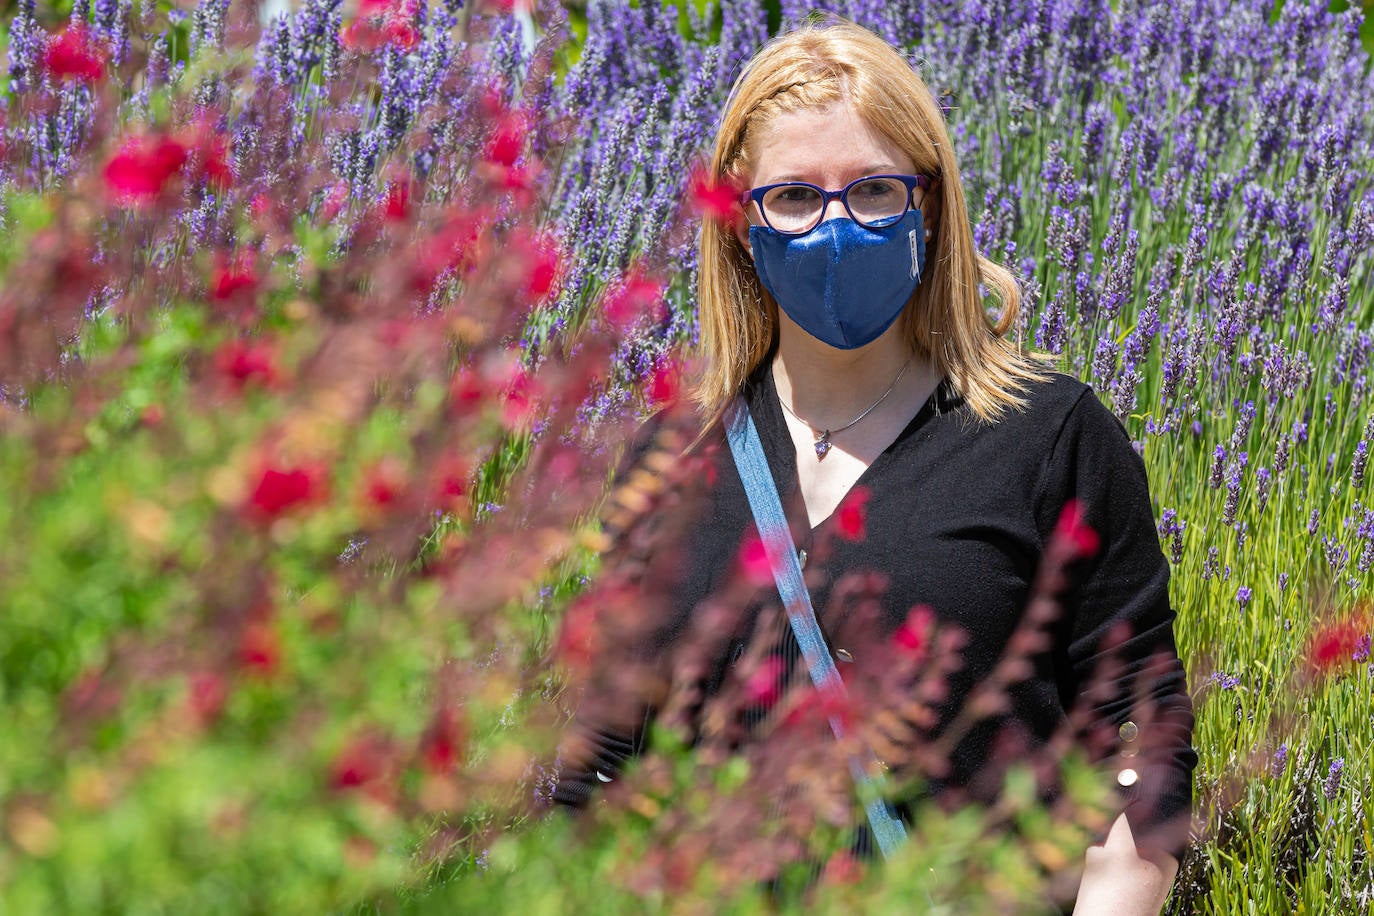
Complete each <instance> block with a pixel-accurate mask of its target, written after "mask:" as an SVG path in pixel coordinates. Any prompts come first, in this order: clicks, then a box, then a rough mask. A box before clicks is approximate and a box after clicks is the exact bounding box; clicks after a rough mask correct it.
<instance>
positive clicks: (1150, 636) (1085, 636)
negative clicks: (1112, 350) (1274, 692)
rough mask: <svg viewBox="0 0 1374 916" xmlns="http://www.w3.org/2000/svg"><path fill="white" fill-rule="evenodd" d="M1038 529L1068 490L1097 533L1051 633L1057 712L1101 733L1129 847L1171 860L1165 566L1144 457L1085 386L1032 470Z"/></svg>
mask: <svg viewBox="0 0 1374 916" xmlns="http://www.w3.org/2000/svg"><path fill="white" fill-rule="evenodd" d="M1042 480H1043V486H1042V488H1041V498H1040V501H1039V507H1038V511H1039V513H1040V518H1039V523H1040V525H1041V529H1040V530H1041V531H1049V530H1051V529H1052V527H1053V525H1054V523H1055V521H1056V520H1057V518H1058V516H1059V513H1060V512H1061V511H1062V509H1063V507H1064V505H1065V504H1066V503H1067V502H1068V501H1069V500H1071V499H1072V500H1077V501H1078V503H1079V507H1080V510H1081V511H1082V512H1083V516H1084V519H1085V520H1086V522H1087V524H1088V525H1090V526H1091V527H1092V528H1093V529H1094V531H1096V532H1097V534H1098V539H1099V546H1098V550H1097V551H1096V553H1095V554H1094V555H1093V556H1092V557H1090V558H1088V559H1085V560H1082V561H1080V562H1079V563H1078V564H1076V568H1073V569H1070V570H1069V571H1068V572H1069V583H1070V584H1069V586H1068V589H1067V591H1066V593H1065V595H1064V601H1063V606H1064V615H1063V617H1062V618H1061V620H1060V627H1059V630H1058V632H1057V634H1056V640H1055V644H1056V648H1055V665H1056V680H1057V681H1058V687H1059V693H1060V698H1061V701H1062V702H1063V706H1064V708H1065V709H1066V710H1075V709H1078V710H1079V711H1080V712H1082V713H1086V715H1087V719H1088V722H1089V727H1088V733H1089V734H1096V735H1098V736H1109V739H1108V740H1107V741H1106V742H1104V743H1106V745H1107V746H1106V747H1105V748H1100V749H1102V750H1105V752H1106V753H1107V754H1113V753H1115V754H1119V755H1120V757H1119V758H1118V760H1119V766H1117V767H1116V768H1114V770H1113V772H1112V773H1111V776H1112V778H1113V779H1114V781H1115V782H1116V783H1117V785H1118V789H1119V791H1120V793H1121V801H1122V804H1123V807H1124V811H1125V814H1126V817H1127V819H1128V821H1129V822H1130V825H1131V832H1132V834H1133V836H1134V837H1135V841H1136V844H1137V846H1140V847H1142V848H1144V847H1150V848H1154V849H1158V850H1163V851H1166V852H1168V853H1170V854H1171V855H1173V856H1174V857H1175V858H1176V859H1179V860H1180V861H1181V860H1182V858H1183V852H1184V851H1185V849H1186V846H1187V841H1188V831H1189V827H1190V824H1191V806H1192V785H1193V783H1192V774H1193V768H1194V767H1195V766H1196V765H1197V754H1196V753H1195V751H1194V750H1193V747H1192V735H1193V721H1194V720H1193V706H1192V700H1191V698H1190V696H1189V694H1188V686H1187V679H1186V675H1185V671H1184V667H1183V662H1182V661H1181V660H1180V658H1179V655H1178V649H1177V646H1176V644H1175V641H1174V629H1173V625H1174V617H1175V614H1174V610H1173V607H1172V606H1171V605H1170V602H1169V564H1168V561H1167V559H1166V558H1165V556H1164V553H1163V551H1162V549H1161V548H1160V544H1159V536H1158V534H1157V532H1156V528H1155V519H1154V510H1153V508H1152V507H1151V503H1150V494H1149V486H1148V483H1147V480H1146V475H1145V464H1144V462H1143V461H1142V460H1141V458H1140V456H1139V455H1137V454H1136V452H1135V450H1134V448H1133V447H1132V445H1131V441H1130V437H1129V436H1128V435H1127V433H1126V430H1125V428H1124V427H1123V426H1122V425H1121V423H1120V422H1119V421H1118V420H1117V419H1116V417H1115V416H1113V415H1112V414H1111V413H1110V412H1109V411H1108V410H1107V408H1106V407H1104V406H1103V405H1102V403H1101V402H1100V401H1099V400H1098V399H1097V397H1096V396H1095V395H1094V394H1093V392H1092V390H1091V389H1085V390H1083V391H1082V393H1081V395H1080V396H1079V398H1078V399H1077V401H1076V402H1075V403H1074V406H1073V408H1072V409H1071V410H1070V411H1069V413H1068V414H1067V416H1066V419H1065V421H1064V425H1063V428H1062V429H1061V431H1060V433H1059V436H1058V438H1057V440H1056V443H1055V445H1054V447H1053V449H1052V451H1051V454H1050V457H1049V459H1048V464H1047V466H1046V468H1045V471H1044V476H1043V478H1042Z"/></svg>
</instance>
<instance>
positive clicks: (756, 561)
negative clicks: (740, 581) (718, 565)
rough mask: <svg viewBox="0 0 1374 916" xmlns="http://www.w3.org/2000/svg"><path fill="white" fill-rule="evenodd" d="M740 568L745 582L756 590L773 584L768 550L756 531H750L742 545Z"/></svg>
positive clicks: (740, 549)
mask: <svg viewBox="0 0 1374 916" xmlns="http://www.w3.org/2000/svg"><path fill="white" fill-rule="evenodd" d="M739 568H740V572H741V573H742V574H743V575H744V580H745V581H746V582H748V583H749V584H750V585H752V586H754V587H755V588H759V587H762V586H764V585H771V584H772V582H773V565H772V564H771V563H770V562H769V561H768V550H767V548H765V547H764V546H763V539H762V538H761V537H759V535H758V532H757V531H756V530H754V529H750V530H749V532H748V533H747V534H746V535H745V536H744V541H743V542H742V543H741V544H740V548H739Z"/></svg>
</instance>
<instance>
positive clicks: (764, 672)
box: [744, 655, 786, 709]
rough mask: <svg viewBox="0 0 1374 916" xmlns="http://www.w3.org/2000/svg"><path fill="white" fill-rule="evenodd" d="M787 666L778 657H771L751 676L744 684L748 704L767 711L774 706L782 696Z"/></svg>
mask: <svg viewBox="0 0 1374 916" xmlns="http://www.w3.org/2000/svg"><path fill="white" fill-rule="evenodd" d="M785 668H786V666H785V665H784V664H783V660H782V659H780V658H778V657H777V656H776V655H770V656H769V657H768V658H766V659H764V660H763V663H762V664H760V665H759V666H758V668H756V669H755V670H754V673H753V674H751V675H749V679H748V680H746V681H745V682H744V698H745V701H746V702H749V703H752V704H754V705H756V706H762V707H764V708H765V709H767V708H768V707H770V706H772V705H773V704H774V703H776V702H777V701H778V697H780V696H782V675H783V671H784V670H785Z"/></svg>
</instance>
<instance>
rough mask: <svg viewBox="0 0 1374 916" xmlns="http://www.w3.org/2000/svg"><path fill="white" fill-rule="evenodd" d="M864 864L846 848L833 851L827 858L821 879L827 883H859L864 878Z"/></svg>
mask: <svg viewBox="0 0 1374 916" xmlns="http://www.w3.org/2000/svg"><path fill="white" fill-rule="evenodd" d="M863 876H864V867H863V864H862V863H861V862H860V861H859V860H858V859H857V858H855V857H854V854H853V853H851V852H849V851H848V850H846V849H841V850H839V851H838V852H835V853H833V854H832V855H831V856H830V858H829V859H827V860H826V863H825V870H824V871H823V872H821V881H823V882H825V883H826V884H857V883H858V882H859V881H861V880H863Z"/></svg>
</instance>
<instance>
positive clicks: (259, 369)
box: [215, 340, 277, 391]
mask: <svg viewBox="0 0 1374 916" xmlns="http://www.w3.org/2000/svg"><path fill="white" fill-rule="evenodd" d="M215 368H216V369H218V370H219V372H220V373H221V374H222V375H224V376H225V377H226V378H227V379H229V381H230V382H231V383H232V384H233V385H234V387H235V389H236V390H239V391H242V390H243V389H244V388H246V387H247V386H248V385H250V384H253V383H258V384H262V385H267V386H271V385H274V384H276V381H277V352H276V348H274V347H273V346H272V345H271V344H267V343H250V342H248V341H243V340H231V341H229V342H227V343H225V344H223V345H222V346H221V347H220V348H219V349H218V350H217V351H216V352H215Z"/></svg>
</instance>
